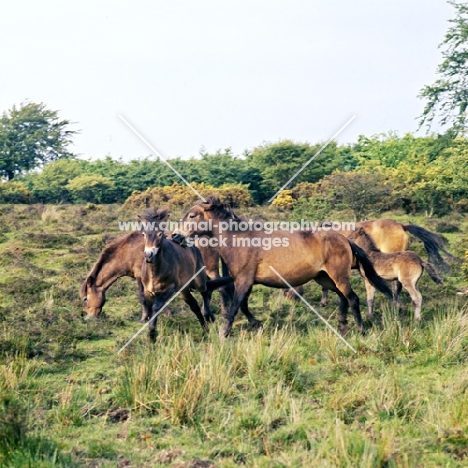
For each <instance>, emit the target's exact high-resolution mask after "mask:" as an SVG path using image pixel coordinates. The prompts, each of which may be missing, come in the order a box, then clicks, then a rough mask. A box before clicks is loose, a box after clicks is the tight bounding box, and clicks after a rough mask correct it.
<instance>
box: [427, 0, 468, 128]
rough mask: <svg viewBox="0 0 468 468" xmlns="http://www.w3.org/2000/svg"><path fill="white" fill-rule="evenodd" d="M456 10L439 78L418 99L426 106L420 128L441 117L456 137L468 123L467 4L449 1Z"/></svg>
mask: <svg viewBox="0 0 468 468" xmlns="http://www.w3.org/2000/svg"><path fill="white" fill-rule="evenodd" d="M448 3H449V4H450V5H452V6H453V7H454V8H455V10H456V13H455V18H453V19H451V20H450V23H451V26H450V28H449V29H448V31H447V33H446V34H445V38H444V41H443V42H442V44H440V46H439V47H443V48H444V50H443V52H442V56H443V61H442V63H441V64H440V65H439V67H438V68H437V74H438V75H439V78H438V79H437V80H436V81H435V82H434V84H432V85H430V86H425V87H424V88H423V89H422V90H421V92H420V95H419V97H421V98H423V99H425V100H426V101H427V102H426V105H425V107H424V111H423V113H422V115H421V117H420V126H422V125H424V124H427V126H428V127H430V126H431V124H432V123H433V121H434V119H435V118H436V117H437V116H439V123H440V124H441V125H443V126H445V125H449V126H450V127H449V128H450V131H451V133H453V134H455V135H456V134H459V133H463V132H464V131H465V130H466V128H467V124H468V115H467V107H468V4H467V3H466V2H461V1H457V0H451V1H449V2H448Z"/></svg>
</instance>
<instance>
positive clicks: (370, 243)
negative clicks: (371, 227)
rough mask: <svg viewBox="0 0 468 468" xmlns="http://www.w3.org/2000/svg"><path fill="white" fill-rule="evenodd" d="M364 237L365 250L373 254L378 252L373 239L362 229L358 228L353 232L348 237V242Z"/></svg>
mask: <svg viewBox="0 0 468 468" xmlns="http://www.w3.org/2000/svg"><path fill="white" fill-rule="evenodd" d="M360 236H362V237H364V239H365V241H366V243H367V248H368V249H369V250H371V251H373V252H380V249H379V248H378V247H377V244H376V243H375V241H374V239H372V237H371V236H370V235H369V234H368V233H367V232H366V231H365V229H364V228H362V227H360V228H359V229H357V230H356V231H354V232H353V233H352V234H351V235H350V236H349V237H348V239H349V240H352V241H355V240H356V239H357V238H358V237H360Z"/></svg>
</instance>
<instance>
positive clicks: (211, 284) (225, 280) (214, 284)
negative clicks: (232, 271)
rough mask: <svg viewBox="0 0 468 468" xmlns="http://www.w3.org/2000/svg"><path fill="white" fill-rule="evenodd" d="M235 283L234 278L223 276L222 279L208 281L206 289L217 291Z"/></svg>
mask: <svg viewBox="0 0 468 468" xmlns="http://www.w3.org/2000/svg"><path fill="white" fill-rule="evenodd" d="M233 282H234V278H231V277H230V276H223V277H222V278H217V279H214V280H207V281H206V289H207V290H208V291H214V290H215V289H218V288H221V287H222V286H226V284H231V283H233Z"/></svg>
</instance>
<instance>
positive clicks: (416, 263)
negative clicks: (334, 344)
mask: <svg viewBox="0 0 468 468" xmlns="http://www.w3.org/2000/svg"><path fill="white" fill-rule="evenodd" d="M349 239H351V240H352V241H353V242H355V243H356V244H357V245H358V246H359V247H361V248H362V249H363V250H364V251H365V252H366V253H367V254H368V255H369V258H370V259H371V260H372V263H373V265H374V268H375V271H376V272H377V273H378V274H379V275H380V276H381V277H382V278H384V279H386V280H398V283H397V284H398V285H399V286H398V288H397V291H396V292H395V297H394V301H395V303H396V304H397V305H399V296H400V292H401V288H402V287H403V288H405V289H406V290H407V291H408V293H409V295H410V296H411V299H412V300H413V303H414V307H415V309H414V319H415V320H419V319H420V318H421V304H422V295H421V293H420V291H419V289H418V282H419V280H420V278H421V276H422V274H423V272H424V270H426V272H427V273H428V275H429V276H430V277H431V279H432V280H433V281H434V282H435V283H437V284H442V278H441V277H440V276H439V275H438V273H437V271H436V270H435V268H434V267H433V266H432V265H431V264H430V263H427V262H425V261H424V260H423V259H422V258H421V257H420V256H419V255H417V254H416V253H414V252H411V251H405V252H392V253H384V252H382V251H381V250H380V249H379V248H378V247H377V245H376V244H375V242H374V241H373V239H372V237H371V236H370V235H369V234H367V232H366V231H365V229H364V228H362V227H360V228H358V229H357V230H356V231H354V232H353V233H352V234H351V235H350V236H349ZM364 281H365V284H366V291H367V305H368V314H367V316H368V317H369V318H371V317H372V316H373V314H374V296H375V288H374V286H372V285H371V284H370V283H369V281H368V280H367V279H366V278H364Z"/></svg>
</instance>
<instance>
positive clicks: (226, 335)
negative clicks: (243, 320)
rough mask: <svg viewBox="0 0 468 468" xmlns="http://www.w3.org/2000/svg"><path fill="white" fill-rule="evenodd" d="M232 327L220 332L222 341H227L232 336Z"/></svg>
mask: <svg viewBox="0 0 468 468" xmlns="http://www.w3.org/2000/svg"><path fill="white" fill-rule="evenodd" d="M231 328H232V327H229V326H228V327H225V328H224V329H223V330H221V331H220V332H219V336H220V338H221V339H222V340H225V339H226V338H227V337H228V336H229V335H230V334H231Z"/></svg>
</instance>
